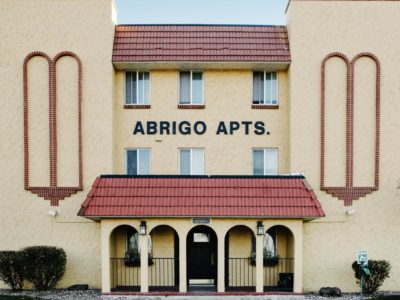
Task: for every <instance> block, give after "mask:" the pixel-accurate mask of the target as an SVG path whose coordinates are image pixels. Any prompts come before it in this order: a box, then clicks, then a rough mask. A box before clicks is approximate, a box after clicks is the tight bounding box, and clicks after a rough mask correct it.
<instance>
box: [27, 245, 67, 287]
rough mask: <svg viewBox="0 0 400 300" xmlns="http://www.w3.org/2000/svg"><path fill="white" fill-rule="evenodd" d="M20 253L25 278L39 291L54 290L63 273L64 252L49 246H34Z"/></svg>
mask: <svg viewBox="0 0 400 300" xmlns="http://www.w3.org/2000/svg"><path fill="white" fill-rule="evenodd" d="M21 253H22V259H23V263H24V275H25V278H26V279H27V280H29V281H30V282H32V284H33V286H34V287H35V288H36V289H37V290H39V291H43V290H49V289H53V288H55V287H56V285H57V283H58V282H59V281H60V280H61V278H62V277H63V275H64V273H65V265H66V263H67V255H66V254H65V251H64V250H63V249H61V248H56V247H50V246H34V247H27V248H24V249H22V250H21Z"/></svg>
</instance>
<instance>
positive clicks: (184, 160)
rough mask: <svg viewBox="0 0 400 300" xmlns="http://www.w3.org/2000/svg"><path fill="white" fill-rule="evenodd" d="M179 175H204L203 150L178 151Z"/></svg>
mask: <svg viewBox="0 0 400 300" xmlns="http://www.w3.org/2000/svg"><path fill="white" fill-rule="evenodd" d="M179 168H180V174H181V175H204V149H180V150H179Z"/></svg>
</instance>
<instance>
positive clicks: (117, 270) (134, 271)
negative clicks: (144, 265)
mask: <svg viewBox="0 0 400 300" xmlns="http://www.w3.org/2000/svg"><path fill="white" fill-rule="evenodd" d="M110 272H111V290H113V291H115V290H118V291H139V290H140V265H139V264H137V263H132V262H130V261H126V260H125V258H110Z"/></svg>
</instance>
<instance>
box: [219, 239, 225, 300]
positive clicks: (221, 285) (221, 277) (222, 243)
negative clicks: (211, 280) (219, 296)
mask: <svg viewBox="0 0 400 300" xmlns="http://www.w3.org/2000/svg"><path fill="white" fill-rule="evenodd" d="M217 252H218V265H217V272H218V274H217V276H218V286H217V291H218V293H223V292H225V236H224V235H222V234H219V235H218V251H217Z"/></svg>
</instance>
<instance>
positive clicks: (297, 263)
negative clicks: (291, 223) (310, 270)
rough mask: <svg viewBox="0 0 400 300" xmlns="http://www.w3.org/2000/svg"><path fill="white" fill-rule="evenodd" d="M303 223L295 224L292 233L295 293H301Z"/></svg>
mask: <svg viewBox="0 0 400 300" xmlns="http://www.w3.org/2000/svg"><path fill="white" fill-rule="evenodd" d="M302 249H303V223H302V222H299V223H298V224H297V228H296V231H295V232H294V284H293V291H294V292H295V293H301V292H303V250H302Z"/></svg>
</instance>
